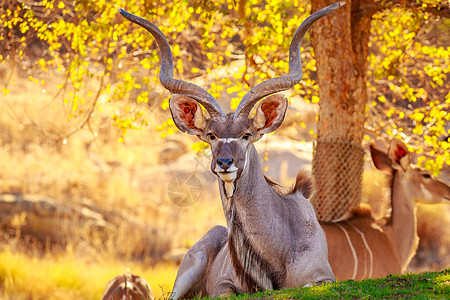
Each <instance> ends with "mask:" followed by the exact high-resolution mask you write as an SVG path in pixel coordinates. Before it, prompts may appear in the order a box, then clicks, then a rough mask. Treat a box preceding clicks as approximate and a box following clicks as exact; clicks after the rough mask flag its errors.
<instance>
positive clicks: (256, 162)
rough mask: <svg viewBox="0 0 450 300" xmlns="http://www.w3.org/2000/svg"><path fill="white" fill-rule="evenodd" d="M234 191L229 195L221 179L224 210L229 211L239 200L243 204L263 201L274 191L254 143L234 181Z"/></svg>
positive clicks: (220, 185)
mask: <svg viewBox="0 0 450 300" xmlns="http://www.w3.org/2000/svg"><path fill="white" fill-rule="evenodd" d="M233 184H234V192H233V195H232V196H231V197H227V193H226V192H225V184H224V182H223V181H222V180H221V179H219V187H220V196H221V198H222V204H223V207H224V211H225V212H226V213H227V212H228V211H230V209H231V205H234V204H236V203H237V202H238V203H239V204H240V206H241V205H246V203H249V204H250V203H251V204H252V206H253V205H254V204H255V202H256V201H261V199H263V198H265V197H261V195H264V194H265V195H266V196H267V193H272V192H273V190H272V188H271V187H270V186H269V184H268V183H267V181H266V179H265V178H264V173H263V169H262V166H261V162H260V159H259V155H258V152H257V151H256V148H255V146H254V145H253V144H252V145H250V146H249V148H248V150H247V153H246V162H245V167H244V169H243V171H242V173H241V175H240V177H239V178H238V179H236V180H235V181H234V183H233Z"/></svg>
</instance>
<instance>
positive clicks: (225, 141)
mask: <svg viewBox="0 0 450 300" xmlns="http://www.w3.org/2000/svg"><path fill="white" fill-rule="evenodd" d="M218 140H219V141H221V142H224V143H227V144H229V143H231V142H237V141H239V139H237V138H220V139H218Z"/></svg>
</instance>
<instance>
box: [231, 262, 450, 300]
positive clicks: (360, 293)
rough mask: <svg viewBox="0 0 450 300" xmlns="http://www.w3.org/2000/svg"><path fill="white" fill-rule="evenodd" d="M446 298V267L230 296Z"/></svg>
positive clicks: (449, 286) (449, 285) (449, 283)
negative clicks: (379, 277) (437, 270)
mask: <svg viewBox="0 0 450 300" xmlns="http://www.w3.org/2000/svg"><path fill="white" fill-rule="evenodd" d="M393 298H408V299H411V298H413V299H450V269H446V270H443V271H441V272H425V273H419V274H406V275H395V276H394V275H390V276H388V277H386V278H382V279H368V280H364V281H353V280H346V281H341V282H335V283H331V284H324V285H320V286H315V287H311V288H294V289H289V290H279V291H269V292H264V293H256V294H244V295H238V296H233V297H230V299H393Z"/></svg>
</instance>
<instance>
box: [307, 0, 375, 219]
mask: <svg viewBox="0 0 450 300" xmlns="http://www.w3.org/2000/svg"><path fill="white" fill-rule="evenodd" d="M334 2H336V1H335V0H331V1H330V0H312V1H311V4H312V12H315V11H317V10H319V9H321V8H323V7H326V6H327V5H330V4H333V3H334ZM367 4H373V1H370V0H367V1H364V0H347V1H346V5H345V6H343V7H342V8H340V9H339V10H337V11H336V12H334V13H332V14H330V15H329V16H327V17H326V18H323V19H322V20H320V22H319V23H320V24H317V25H318V26H313V28H312V33H311V35H312V36H311V37H312V44H313V47H314V51H315V57H316V62H317V76H318V84H319V97H320V101H319V118H318V124H317V141H316V143H315V149H314V157H313V168H312V173H313V174H312V175H313V180H314V184H315V188H316V193H315V195H314V196H313V199H312V203H313V205H314V206H315V208H316V212H317V214H318V217H319V219H321V220H323V221H332V220H335V219H339V218H340V217H342V216H343V215H344V214H345V213H346V212H348V211H349V210H350V209H351V208H352V207H355V206H357V205H358V204H359V202H360V198H361V185H362V183H361V182H362V170H363V163H364V160H363V157H364V151H363V150H362V147H361V143H362V139H363V136H364V121H365V108H366V103H367V100H368V99H367V97H368V96H367V88H366V82H367V67H368V63H367V55H368V41H369V36H370V25H371V18H372V15H373V13H374V12H375V11H374V10H371V9H366V8H367Z"/></svg>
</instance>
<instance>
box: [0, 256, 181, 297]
mask: <svg viewBox="0 0 450 300" xmlns="http://www.w3.org/2000/svg"><path fill="white" fill-rule="evenodd" d="M127 269H129V270H130V271H131V272H132V273H134V274H137V275H140V276H141V277H143V278H145V279H146V280H147V281H148V282H149V284H150V285H151V286H152V289H153V293H154V296H155V297H156V298H157V299H158V298H159V299H160V298H163V297H164V296H165V297H167V293H168V292H170V290H171V288H172V286H173V281H174V279H175V275H176V271H177V266H176V265H173V264H159V265H157V266H155V267H153V268H144V267H143V266H142V265H140V264H136V263H126V262H124V261H119V260H114V261H102V262H97V263H95V264H93V263H91V262H90V261H88V260H86V259H83V258H80V257H76V256H73V255H71V254H70V253H66V254H65V255H62V256H54V255H48V256H45V257H43V258H36V257H32V256H31V257H30V256H27V255H24V254H21V253H15V252H14V251H11V249H3V250H2V251H1V252H0V282H2V289H0V299H64V300H70V299H86V300H88V299H100V298H101V297H102V295H103V292H104V289H105V287H106V285H107V283H108V282H109V280H111V279H112V278H114V277H115V276H117V275H119V274H122V273H124V272H125V271H126V270H127Z"/></svg>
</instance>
